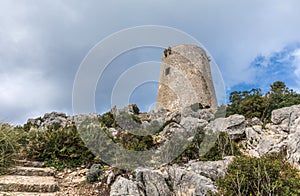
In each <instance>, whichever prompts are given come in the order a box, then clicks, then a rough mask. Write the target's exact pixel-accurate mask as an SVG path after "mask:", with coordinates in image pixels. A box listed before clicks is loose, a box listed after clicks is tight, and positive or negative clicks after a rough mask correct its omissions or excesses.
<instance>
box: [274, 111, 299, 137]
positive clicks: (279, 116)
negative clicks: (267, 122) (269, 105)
mask: <svg viewBox="0 0 300 196" xmlns="http://www.w3.org/2000/svg"><path fill="white" fill-rule="evenodd" d="M299 117H300V105H294V106H291V107H285V108H281V109H278V110H274V111H273V112H272V118H271V120H272V122H273V123H274V124H275V125H280V126H281V127H282V128H283V129H284V130H286V129H287V130H286V131H287V132H291V133H293V132H295V131H296V129H297V127H299V125H300V124H299V122H300V120H299Z"/></svg>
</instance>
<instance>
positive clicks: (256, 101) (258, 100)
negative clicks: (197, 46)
mask: <svg viewBox="0 0 300 196" xmlns="http://www.w3.org/2000/svg"><path fill="white" fill-rule="evenodd" d="M229 100H230V104H229V105H228V107H227V113H226V115H227V116H230V115H233V114H241V115H244V116H245V117H246V118H253V117H257V118H260V119H261V120H262V121H263V122H267V121H269V120H270V118H271V113H272V111H273V110H275V109H279V108H283V107H288V106H292V105H296V104H300V94H298V93H296V92H295V91H294V90H292V89H289V88H288V87H287V86H286V84H285V83H284V82H281V81H276V82H274V83H273V84H272V85H270V91H269V92H267V93H266V95H263V94H262V92H261V89H251V90H250V91H234V92H231V93H230V97H229Z"/></svg>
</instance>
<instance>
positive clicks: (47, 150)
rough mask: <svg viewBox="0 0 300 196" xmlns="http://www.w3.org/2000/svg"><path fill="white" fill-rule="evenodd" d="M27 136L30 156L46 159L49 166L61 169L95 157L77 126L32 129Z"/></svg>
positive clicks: (27, 147) (27, 151) (27, 150)
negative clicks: (42, 129) (55, 128)
mask: <svg viewBox="0 0 300 196" xmlns="http://www.w3.org/2000/svg"><path fill="white" fill-rule="evenodd" d="M27 137H28V144H27V145H26V153H27V156H28V158H30V159H33V160H38V161H46V165H47V166H53V167H55V168H57V169H59V170H60V169H63V168H65V167H75V166H78V165H81V164H83V163H86V162H91V161H93V159H94V155H93V154H92V153H91V152H90V151H89V149H88V148H87V147H86V146H85V144H84V142H83V141H82V139H81V138H80V136H79V134H78V132H77V128H76V127H75V126H71V127H65V128H59V129H57V130H46V131H39V130H32V131H30V132H29V133H28V136H27Z"/></svg>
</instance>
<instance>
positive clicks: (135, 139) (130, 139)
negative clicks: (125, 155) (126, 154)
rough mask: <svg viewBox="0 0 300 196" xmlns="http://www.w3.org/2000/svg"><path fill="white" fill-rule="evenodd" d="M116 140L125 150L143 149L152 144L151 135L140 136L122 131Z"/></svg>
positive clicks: (148, 147)
mask: <svg viewBox="0 0 300 196" xmlns="http://www.w3.org/2000/svg"><path fill="white" fill-rule="evenodd" d="M117 141H118V142H120V143H121V144H122V146H123V147H124V148H125V149H127V150H136V151H144V150H149V149H150V148H151V147H153V146H154V143H153V137H152V136H151V135H146V136H141V135H134V134H132V133H129V132H128V133H123V134H122V135H121V136H119V137H118V140H117Z"/></svg>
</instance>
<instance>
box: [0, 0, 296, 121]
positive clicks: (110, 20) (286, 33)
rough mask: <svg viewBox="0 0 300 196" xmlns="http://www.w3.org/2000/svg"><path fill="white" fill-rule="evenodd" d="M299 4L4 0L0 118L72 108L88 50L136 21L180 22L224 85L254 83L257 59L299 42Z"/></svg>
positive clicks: (0, 5)
mask: <svg viewBox="0 0 300 196" xmlns="http://www.w3.org/2000/svg"><path fill="white" fill-rule="evenodd" d="M299 7H300V1H298V0H286V1H281V0H265V1H261V0H253V1H240V0H227V1H217V0H210V1H208V0H207V1H198V0H190V1H171V0H166V1H158V0H153V1H139V0H128V1H121V0H120V1H96V0H92V1H89V2H86V1H79V0H72V1H71V0H66V1H61V0H54V1H53V0H51V1H50V0H48V1H47V0H44V1H34V0H27V1H22V0H21V1H17V0H2V1H0V77H1V78H0V82H1V83H0V89H1V91H2V90H3V91H4V90H5V93H4V92H0V93H1V94H0V101H2V102H3V103H0V107H1V114H0V120H1V118H6V115H5V113H6V114H10V118H11V119H12V120H14V119H20V118H22V119H23V116H21V115H27V116H26V117H30V115H29V116H28V114H30V113H31V112H32V111H38V113H43V112H48V111H47V110H48V109H49V108H50V109H52V108H56V109H60V110H63V109H64V110H66V111H68V112H70V111H71V108H70V105H71V104H70V102H71V90H72V81H73V79H74V76H75V73H76V70H77V68H78V66H79V64H80V62H81V60H82V59H83V57H84V56H85V55H86V53H87V51H88V50H89V49H90V48H91V47H93V45H94V44H96V43H97V42H98V41H100V40H101V39H103V38H104V37H106V36H108V35H109V34H111V33H114V32H115V31H118V30H121V29H123V28H127V27H130V26H135V25H145V24H159V25H167V26H171V27H175V28H179V29H181V30H183V31H185V32H187V33H189V34H191V35H193V36H194V37H196V38H197V39H198V40H199V41H200V42H202V43H203V44H204V45H205V46H206V48H207V49H208V50H209V51H210V52H211V54H212V55H213V57H214V58H215V60H216V62H217V64H218V65H219V66H220V69H221V72H222V74H223V77H224V79H225V83H226V85H227V88H230V87H232V86H234V85H236V84H240V83H242V82H245V83H253V82H255V75H256V72H255V70H254V69H252V68H251V67H250V63H251V62H252V61H253V60H254V58H255V57H257V56H258V55H263V56H267V55H268V54H272V53H274V52H275V51H277V50H280V49H282V48H284V47H285V46H286V45H289V44H291V43H294V42H300V21H299V18H300V12H299ZM295 56H297V55H295ZM295 62H297V63H295V66H297V67H298V68H297V69H296V71H295V74H298V75H300V68H299V67H300V66H299V64H300V62H299V63H298V61H295ZM46 76H47V77H46ZM299 77H300V76H299ZM37 81H38V83H39V84H40V85H36V84H37ZM24 87H29V88H28V89H29V91H30V92H31V93H27V96H22V95H23V94H24V93H25V92H26V91H25V90H24ZM20 96H21V97H22V101H20ZM62 97H63V99H62ZM15 111H20V112H15Z"/></svg>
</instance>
